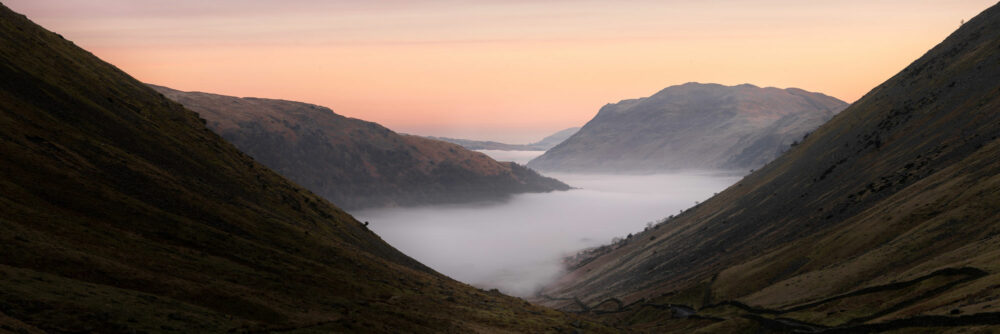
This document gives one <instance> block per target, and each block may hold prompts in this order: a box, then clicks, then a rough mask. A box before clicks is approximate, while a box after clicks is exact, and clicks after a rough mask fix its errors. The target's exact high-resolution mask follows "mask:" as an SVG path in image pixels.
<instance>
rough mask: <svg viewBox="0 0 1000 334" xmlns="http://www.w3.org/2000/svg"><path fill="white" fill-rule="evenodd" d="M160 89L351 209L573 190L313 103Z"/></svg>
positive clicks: (277, 168) (248, 149) (224, 133)
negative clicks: (345, 115)
mask: <svg viewBox="0 0 1000 334" xmlns="http://www.w3.org/2000/svg"><path fill="white" fill-rule="evenodd" d="M152 87H153V88H154V89H156V90H157V91H159V92H160V93H162V94H164V95H165V96H166V97H168V98H170V99H172V100H174V101H177V102H180V103H181V104H183V105H184V106H185V107H187V108H189V109H191V110H194V111H195V112H197V113H198V114H199V115H200V116H201V117H203V118H205V119H206V120H207V121H208V122H207V125H208V127H209V128H210V129H212V130H213V131H215V132H216V133H218V134H219V135H221V136H222V137H223V138H225V139H226V140H228V141H229V142H231V143H233V144H234V145H236V147H237V148H239V149H240V150H242V151H243V152H246V153H247V154H249V155H250V156H251V157H253V158H254V159H256V160H257V161H260V162H261V163H263V164H264V165H265V166H268V167H270V168H271V169H273V170H275V171H277V172H278V173H279V174H281V175H284V176H285V177H288V178H289V179H291V180H292V181H295V182H296V183H298V184H300V185H302V186H304V187H306V188H307V189H309V190H312V191H313V192H315V193H317V194H319V195H320V196H323V197H325V198H327V199H329V200H330V201H332V202H334V203H337V204H338V205H340V206H342V207H344V208H347V209H358V208H370V207H382V206H409V205H420V204H437V203H464V202H472V201H482V200H496V199H502V198H505V197H507V196H509V195H511V194H516V193H525V192H547V191H554V190H567V189H569V186H567V185H566V184H563V183H562V182H559V181H558V180H555V179H552V178H548V177H544V176H541V175H539V174H538V173H536V172H535V171H532V170H530V169H528V168H525V167H524V166H520V165H518V164H515V163H511V162H497V161H495V160H493V159H492V158H490V157H488V156H486V155H485V154H482V153H479V152H473V151H470V150H467V149H465V148H462V147H461V146H459V145H455V144H451V143H446V142H443V141H438V140H432V139H427V138H422V137H418V136H410V135H399V134H397V133H395V132H393V131H391V130H389V129H386V128H385V127H383V126H381V125H378V124H376V123H372V122H366V121H363V120H359V119H355V118H349V117H344V116H341V115H338V114H336V113H334V112H333V111H332V110H330V109H328V108H324V107H320V106H316V105H312V104H307V103H301V102H294V101H284V100H273V99H260V98H239V97H232V96H224V95H217V94H208V93H200V92H181V91H177V90H173V89H170V88H166V87H159V86H152Z"/></svg>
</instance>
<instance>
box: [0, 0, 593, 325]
mask: <svg viewBox="0 0 1000 334" xmlns="http://www.w3.org/2000/svg"><path fill="white" fill-rule="evenodd" d="M0 78H3V80H0V287H2V288H0V332H14V333H39V332H50V333H70V332H72V333H137V332H145V333H149V332H156V333H160V332H178V333H225V332H297V333H302V332H327V333H328V332H386V333H388V332H393V333H400V332H404V333H410V332H420V333H442V332H457V333H469V332H546V331H547V332H557V331H571V330H573V329H581V330H587V331H588V332H589V331H607V330H608V329H607V328H605V327H602V326H600V325H598V324H594V323H593V322H590V321H588V320H586V319H580V318H578V317H576V316H572V315H567V314H565V313H560V312H556V311H553V310H550V309H545V308H542V307H538V306H534V305H531V304H528V303H527V302H525V301H524V300H521V299H516V298H512V297H508V296H504V295H501V294H499V293H496V292H488V291H481V290H478V289H475V288H472V287H470V286H468V285H465V284H461V283H458V282H456V281H454V280H451V279H449V278H447V277H444V276H443V275H440V274H438V273H436V272H434V271H433V270H431V269H429V268H427V267H425V266H424V265H422V264H420V263H418V262H417V261H414V260H413V259H411V258H410V257H408V256H406V255H404V254H402V253H400V252H398V251H397V250H396V249H394V248H393V247H391V246H389V245H388V244H386V243H385V242H383V241H382V240H381V239H380V238H379V237H378V236H377V235H375V234H374V233H372V232H371V231H370V230H368V229H367V228H366V227H365V226H364V225H362V224H360V223H358V222H357V221H356V220H355V219H354V218H352V217H351V216H350V215H348V214H346V213H345V212H344V211H342V210H340V209H339V208H337V207H335V206H334V205H332V204H330V202H328V201H326V200H324V199H322V198H321V197H319V196H317V195H315V194H313V193H311V192H309V191H308V190H305V189H304V188H302V187H299V186H297V185H295V184H293V183H292V182H289V181H287V180H286V179H284V178H282V177H281V176H279V175H278V174H277V173H275V172H272V171H271V170H270V169H268V168H266V167H264V166H263V165H261V164H259V163H256V162H254V160H252V159H251V158H250V157H248V156H247V155H245V154H243V153H241V152H240V151H238V150H237V149H236V148H235V147H234V146H233V145H231V144H229V143H227V142H226V141H224V140H223V139H222V138H221V137H219V136H218V135H216V134H215V133H213V132H212V131H210V130H209V129H208V128H206V127H205V126H204V124H203V123H204V120H201V119H199V118H198V115H197V114H195V113H194V112H192V111H189V110H187V109H185V108H184V107H183V106H181V105H180V104H178V103H175V102H173V101H170V100H168V99H166V98H165V97H163V96H161V95H160V94H158V93H156V92H155V91H153V90H152V89H151V88H149V87H147V86H146V85H144V84H142V83H140V82H138V81H137V80H135V79H133V78H132V77H130V76H128V75H127V74H125V73H124V72H122V71H120V70H118V69H117V68H115V67H114V66H112V65H110V64H107V63H105V62H103V61H101V60H100V59H98V58H97V57H95V56H94V55H92V54H90V53H88V52H86V51H84V50H82V49H80V48H78V47H76V46H75V45H74V44H73V43H72V42H69V41H66V40H64V39H63V38H62V37H60V36H59V35H57V34H54V33H52V32H49V31H47V30H45V29H43V28H41V27H39V26H37V25H35V24H34V23H32V22H31V21H29V20H28V19H27V18H25V17H24V16H23V15H19V14H16V13H14V12H12V11H11V10H9V9H8V8H6V7H4V6H0Z"/></svg>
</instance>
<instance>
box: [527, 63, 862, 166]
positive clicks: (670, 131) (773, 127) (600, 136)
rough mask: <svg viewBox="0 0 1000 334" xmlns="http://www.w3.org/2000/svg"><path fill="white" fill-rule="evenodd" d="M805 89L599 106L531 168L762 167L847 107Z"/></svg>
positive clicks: (673, 96)
mask: <svg viewBox="0 0 1000 334" xmlns="http://www.w3.org/2000/svg"><path fill="white" fill-rule="evenodd" d="M846 106H847V104H846V103H844V102H843V101H840V100H838V99H836V98H833V97H829V96H826V95H823V94H820V93H811V92H807V91H804V90H801V89H796V88H789V89H778V88H773V87H768V88H760V87H757V86H753V85H749V84H744V85H739V86H732V87H728V86H722V85H717V84H699V83H693V82H692V83H687V84H683V85H678V86H671V87H667V88H666V89H663V90H662V91H660V92H658V93H656V94H654V95H653V96H650V97H645V98H640V99H632V100H624V101H621V102H618V103H615V104H608V105H605V106H604V107H602V108H601V110H600V112H598V113H597V116H594V118H593V119H591V120H590V122H587V124H586V125H584V126H583V128H582V129H580V131H579V132H577V133H576V134H574V135H572V136H571V137H569V138H568V139H566V140H565V141H563V142H562V143H560V144H559V145H556V146H555V147H553V148H552V149H550V150H548V151H547V152H545V154H543V155H541V156H539V157H538V158H535V159H534V160H531V161H530V162H529V163H528V166H529V167H531V168H535V169H539V170H547V171H566V172H602V173H607V172H658V171H669V170H679V169H732V170H747V169H751V168H757V167H760V166H762V165H764V164H765V163H767V162H769V161H771V160H773V159H774V158H775V157H777V156H778V155H780V154H781V153H782V152H783V151H785V150H786V149H788V146H789V145H791V144H792V143H795V142H797V141H800V140H802V137H803V136H804V135H806V134H807V133H809V132H810V131H812V130H814V129H816V128H817V127H819V126H820V125H821V124H823V123H824V122H826V121H827V120H829V119H830V117H833V115H834V114H836V113H837V112H839V111H840V110H842V109H844V107H846Z"/></svg>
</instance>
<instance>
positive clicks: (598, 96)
mask: <svg viewBox="0 0 1000 334" xmlns="http://www.w3.org/2000/svg"><path fill="white" fill-rule="evenodd" d="M94 3H95V2H94V1H87V2H83V1H79V0H60V1H51V2H49V3H39V2H36V1H29V0H17V1H6V2H5V4H6V5H8V6H10V7H11V8H12V9H14V10H15V11H19V12H21V13H23V14H26V15H28V17H29V18H31V19H33V20H35V21H36V22H38V23H40V24H42V25H43V26H45V27H46V28H48V29H50V30H53V31H55V32H58V33H61V34H63V35H64V36H66V38H67V39H70V40H73V41H74V42H76V43H77V44H78V45H80V46H82V47H84V48H86V49H88V50H90V51H91V52H93V53H94V54H96V55H97V56H99V57H101V58H103V59H104V60H106V61H108V62H110V63H112V64H115V65H116V66H118V67H119V68H121V69H123V70H125V71H126V72H128V73H130V74H132V75H133V76H135V77H136V78H138V79H139V80H142V81H144V82H149V83H154V84H158V85H164V86H168V87H171V88H175V89H180V90H189V91H190V90H196V91H205V92H211V93H218V94H226V95H236V96H255V97H266V98H280V99H288V100H297V101H303V102H309V103H315V104H319V105H324V106H327V107H330V108H331V109H333V110H334V111H336V112H338V113H340V114H343V115H346V116H350V117H356V118H361V119H365V120H369V121H374V122H378V123H381V124H383V125H385V126H387V127H389V128H391V129H393V130H396V131H399V132H406V133H416V134H426V135H441V136H454V137H466V138H472V139H491V140H502V141H507V142H515V143H517V142H520V143H525V142H530V141H534V140H537V139H540V138H541V137H542V136H544V135H547V134H549V133H551V132H554V131H556V130H560V129H562V128H566V127H570V126H580V125H583V123H585V122H586V121H587V120H589V119H590V118H591V117H593V115H594V114H595V113H596V112H597V110H598V109H599V108H600V107H601V106H602V105H604V104H606V103H613V102H617V101H619V100H622V99H629V98H636V97H643V96H649V95H651V94H653V93H655V92H656V91H658V90H660V89H662V88H665V87H667V86H670V85H675V84H681V83H685V82H691V81H697V82H713V83H721V84H726V85H734V84H741V83H751V84H755V85H758V86H775V87H782V88H784V87H798V88H802V89H806V90H809V91H816V92H822V93H825V94H828V95H831V96H834V97H837V98H840V99H842V100H845V101H847V102H853V101H854V100H856V99H858V98H860V97H861V96H862V95H863V94H864V93H866V92H868V91H869V90H870V89H871V88H873V87H875V86H876V85H878V84H879V83H881V82H883V81H885V80H886V79H888V78H889V77H890V76H892V75H893V74H895V73H897V72H898V71H899V70H901V69H902V68H903V67H905V66H906V65H907V64H909V63H910V62H912V61H913V60H915V59H916V58H917V57H919V56H920V55H922V54H923V53H924V52H926V51H927V50H928V49H929V48H931V47H933V46H934V45H936V44H937V43H938V42H940V41H941V40H943V39H944V38H945V37H946V36H947V35H948V34H949V33H951V32H952V31H954V29H956V28H957V27H958V25H959V20H962V19H964V20H968V19H970V18H971V17H972V16H974V15H976V14H978V13H979V12H980V11H982V10H984V9H985V8H986V7H988V6H989V5H991V4H993V2H992V1H981V0H977V1H972V0H969V1H947V2H945V1H939V2H932V1H923V2H913V1H887V2H881V3H878V4H871V3H870V2H868V1H837V2H829V3H818V4H817V3H812V2H810V3H806V4H802V3H799V2H797V1H796V2H793V1H778V0H772V1H756V2H754V3H751V2H748V1H721V2H716V3H711V4H704V3H700V2H699V3H695V2H686V1H670V2H652V1H651V2H642V1H640V2H634V3H631V2H630V3H614V2H602V1H587V2H562V1H546V2H540V3H537V2H517V1H514V2H501V1H483V2H476V3H475V4H462V3H447V2H437V1H430V2H426V3H424V2H421V3H422V4H423V5H421V6H415V5H413V4H411V3H407V2H402V3H396V2H388V3H380V4H365V3H352V2H337V3H335V4H334V5H331V4H329V3H327V2H320V1H308V0H300V1H292V2H291V3H292V4H293V5H290V6H280V5H276V4H269V3H267V2H264V1H249V3H250V4H251V5H248V6H240V9H238V10H235V9H234V10H230V8H228V7H225V6H223V5H219V3H215V4H214V5H212V7H211V8H205V7H200V6H202V5H198V2H188V1H179V2H178V3H179V5H177V6H176V7H171V8H172V10H170V11H167V10H165V9H163V8H154V9H146V8H141V7H138V6H140V5H137V4H133V3H132V2H130V1H125V0H109V1H99V2H98V4H97V5H91V6H89V7H85V6H87V5H88V4H94ZM220 3H223V4H227V3H228V4H230V5H232V6H239V5H240V4H242V3H243V2H233V1H229V0H226V1H220ZM204 6H209V5H204Z"/></svg>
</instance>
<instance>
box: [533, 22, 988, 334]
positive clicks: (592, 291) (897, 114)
mask: <svg viewBox="0 0 1000 334" xmlns="http://www.w3.org/2000/svg"><path fill="white" fill-rule="evenodd" d="M998 27H1000V8H997V7H996V6H995V7H993V8H990V9H988V10H987V11H985V12H984V13H983V14H981V15H979V16H977V17H976V18H975V19H973V20H971V21H970V22H968V23H966V24H965V25H963V26H962V27H961V28H960V29H959V30H958V31H956V32H955V33H954V34H953V35H952V36H950V37H949V38H948V39H947V40H945V41H944V42H942V43H941V44H940V45H938V46H936V47H935V48H934V49H932V50H930V51H929V52H928V53H927V54H926V55H924V56H923V57H921V58H920V59H918V60H917V61H915V62H914V63H913V64H911V65H910V66H908V67H907V68H906V69H905V70H903V71H902V72H901V73H899V74H897V75H896V76H894V77H893V78H891V79H890V80H888V81H886V82H885V83H884V84H882V85H880V86H878V87H876V88H875V89H874V90H872V91H871V92H869V93H868V94H867V95H866V96H864V97H863V98H862V99H860V100H859V101H858V102H856V103H855V104H853V105H852V106H851V107H849V108H848V109H847V110H845V111H843V112H841V113H840V114H839V115H838V116H836V117H835V118H834V119H833V120H831V121H830V122H829V123H827V124H826V125H824V126H823V127H821V128H820V129H818V130H817V131H815V132H814V133H813V134H812V135H810V136H809V138H808V139H807V140H806V141H805V142H803V143H802V144H801V145H798V146H797V147H796V148H794V149H793V150H791V151H790V152H788V153H787V154H785V155H783V156H782V157H780V158H779V159H777V160H775V161H774V162H772V163H770V164H769V165H767V166H766V167H765V168H762V169H761V170H760V171H758V172H756V173H753V174H751V175H749V176H747V177H746V178H745V179H744V180H742V181H741V182H739V183H738V184H736V185H734V186H732V187H730V188H729V189H727V190H726V191H724V192H723V193H720V194H719V195H717V196H715V197H714V198H712V199H711V200H709V201H706V202H705V203H703V204H701V205H699V206H697V207H695V208H692V209H690V210H688V211H686V212H685V213H684V214H682V215H680V216H679V217H677V218H675V219H673V220H670V221H668V222H667V223H665V224H662V225H660V226H658V227H657V228H655V229H652V230H650V231H647V232H645V233H640V234H637V235H636V236H635V237H634V238H633V239H631V240H629V242H628V243H627V244H626V245H625V246H623V247H621V248H618V249H616V250H615V251H613V252H611V253H610V254H608V255H605V256H601V257H599V258H596V259H595V260H593V261H592V262H590V263H589V264H588V265H586V266H583V267H581V268H580V269H577V270H575V271H574V272H572V273H570V274H569V275H567V276H565V277H564V278H563V279H562V281H560V282H559V283H558V284H556V285H555V286H553V287H551V288H550V289H549V290H548V291H547V293H548V294H549V295H551V296H554V297H569V296H576V297H579V298H580V299H582V300H583V301H584V303H585V304H588V305H589V306H593V305H595V304H597V303H599V302H601V301H602V300H605V299H607V298H609V297H617V298H619V299H621V300H622V301H623V302H624V303H625V304H629V303H632V302H637V301H638V303H636V304H634V305H633V307H632V308H629V310H628V312H621V313H616V314H615V315H612V316H608V317H610V318H613V319H616V321H622V322H626V323H648V322H653V323H655V322H656V321H655V320H656V319H658V318H657V317H658V316H660V315H662V313H656V312H653V313H650V312H651V311H649V310H650V308H651V307H653V305H661V304H665V303H679V304H686V305H690V306H694V307H696V308H702V309H703V312H702V313H704V314H707V315H715V316H720V317H722V318H725V319H729V320H727V321H723V322H720V323H716V324H714V325H712V326H720V327H711V328H714V329H716V330H721V329H722V328H728V327H725V326H733V324H734V323H736V322H739V323H742V324H744V325H760V326H764V324H765V322H753V321H751V322H747V319H746V318H745V317H742V316H741V315H746V314H748V313H751V314H755V315H763V316H765V317H779V316H780V317H790V318H794V319H799V320H805V321H822V322H824V323H825V324H826V325H831V326H839V325H848V324H851V325H857V324H862V323H880V322H887V321H891V320H894V319H903V318H909V317H914V316H918V315H947V316H956V317H957V316H958V315H959V314H961V315H969V314H976V313H984V314H987V313H992V312H998V311H1000V303H997V302H996V300H997V299H998V298H1000V288H998V286H1000V274H998V273H1000V265H998V264H1000V247H998V246H997V245H998V244H1000V225H997V222H998V221H1000V161H998V160H997V159H996V157H998V156H1000V141H998V140H997V136H998V135H1000V28H998ZM961 267H968V268H975V269H977V270H981V271H984V272H985V274H984V275H983V276H979V275H975V276H955V277H951V278H947V277H939V276H934V277H933V278H931V279H928V280H921V281H919V283H918V284H917V285H914V286H908V287H901V288H898V289H896V288H892V287H893V285H892V284H893V283H896V282H902V281H909V280H916V279H917V278H920V277H923V276H925V275H929V274H931V273H934V272H936V271H937V270H941V269H945V268H961ZM864 287H882V288H885V289H886V290H884V291H882V292H879V293H860V294H856V295H851V296H850V297H845V298H842V299H837V300H836V301H835V303H838V304H830V303H822V304H819V305H810V307H807V308H805V309H801V310H797V311H796V312H785V313H780V312H779V313H778V314H768V313H767V312H763V313H762V312H758V311H760V310H757V311H753V312H748V311H746V310H743V309H739V308H732V307H730V308H726V307H713V308H706V306H709V305H712V304H716V303H719V302H723V301H729V300H738V301H741V302H743V303H746V304H750V305H751V306H754V307H759V308H766V309H770V310H772V311H773V310H789V308H794V307H795V306H796V305H804V304H806V305H808V304H809V302H817V301H823V300H824V299H826V298H830V297H834V296H839V295H842V294H846V293H850V292H852V291H858V289H861V288H864ZM889 288H892V289H889ZM831 303H832V302H831ZM549 304H550V305H553V306H561V307H566V308H578V306H576V305H573V303H570V302H568V301H566V300H555V301H549ZM640 310H641V311H640ZM644 312H645V313H644ZM651 314H652V315H651ZM990 316H992V315H990ZM659 319H662V318H659ZM937 323H943V322H942V321H937ZM736 327H739V326H736Z"/></svg>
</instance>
